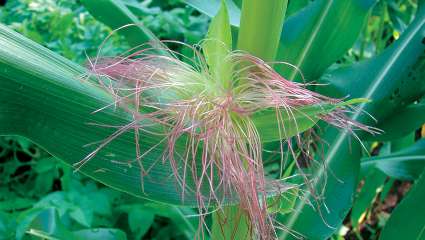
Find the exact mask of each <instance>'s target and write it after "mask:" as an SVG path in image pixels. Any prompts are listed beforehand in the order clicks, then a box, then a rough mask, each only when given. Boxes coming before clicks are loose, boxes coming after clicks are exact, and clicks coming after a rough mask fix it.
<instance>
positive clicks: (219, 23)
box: [202, 1, 232, 89]
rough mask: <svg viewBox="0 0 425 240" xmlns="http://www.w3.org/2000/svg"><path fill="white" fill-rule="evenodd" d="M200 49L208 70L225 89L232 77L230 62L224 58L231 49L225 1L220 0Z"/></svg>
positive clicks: (230, 34) (230, 35)
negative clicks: (220, 3) (218, 8)
mask: <svg viewBox="0 0 425 240" xmlns="http://www.w3.org/2000/svg"><path fill="white" fill-rule="evenodd" d="M202 49H203V50H204V55H205V58H206V61H207V63H208V67H209V70H210V72H212V73H213V76H214V78H215V80H216V81H218V82H220V83H221V86H223V87H224V88H225V89H227V87H228V86H230V84H231V77H232V64H231V63H230V61H228V60H227V58H226V57H227V56H228V54H229V52H230V51H231V50H232V33H231V29H230V24H229V14H228V11H227V6H226V3H225V1H222V5H221V7H220V10H219V11H218V13H217V15H216V16H215V17H214V18H213V19H212V20H211V23H210V26H209V29H208V34H207V39H206V40H205V42H204V44H203V46H202ZM226 60H227V61H226Z"/></svg>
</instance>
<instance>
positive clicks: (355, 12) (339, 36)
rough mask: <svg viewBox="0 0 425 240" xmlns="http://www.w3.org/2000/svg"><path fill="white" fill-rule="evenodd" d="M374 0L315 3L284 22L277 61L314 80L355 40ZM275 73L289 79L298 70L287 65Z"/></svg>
mask: <svg viewBox="0 0 425 240" xmlns="http://www.w3.org/2000/svg"><path fill="white" fill-rule="evenodd" d="M375 3H376V0H345V1H328V0H318V1H314V2H313V3H311V4H309V5H308V6H307V7H305V8H303V9H302V10H301V11H299V12H297V13H296V14H294V15H292V16H291V17H289V18H288V19H286V20H285V24H284V25H283V31H282V37H281V40H280V46H279V52H278V56H277V60H278V61H282V62H287V63H290V64H292V65H294V66H296V67H297V68H298V69H300V70H301V72H302V73H303V75H304V76H305V78H306V80H307V81H312V80H315V79H317V78H318V77H319V76H320V75H321V74H322V73H323V71H324V70H325V69H327V68H328V67H329V66H330V65H331V64H333V63H334V62H335V61H336V60H338V59H339V58H340V57H342V56H343V54H344V53H345V52H347V50H348V49H349V48H350V47H352V45H353V44H354V42H355V41H356V40H357V37H358V35H359V34H360V31H361V29H362V28H363V26H364V23H365V22H366V20H367V18H368V15H369V12H370V10H371V8H372V7H373V5H374V4H375ZM278 70H279V71H280V72H281V73H282V75H283V76H284V77H286V78H287V79H289V80H293V79H296V77H297V74H298V71H297V70H296V69H295V68H293V67H289V66H286V65H280V66H278Z"/></svg>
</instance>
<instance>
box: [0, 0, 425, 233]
mask: <svg viewBox="0 0 425 240" xmlns="http://www.w3.org/2000/svg"><path fill="white" fill-rule="evenodd" d="M185 2H187V4H189V5H190V6H193V7H195V8H197V9H198V10H199V11H200V12H203V13H206V14H207V15H209V16H211V17H212V20H211V23H210V26H209V29H208V33H207V34H206V36H205V38H204V40H202V41H201V42H199V43H197V44H195V45H193V44H189V43H184V42H177V41H174V40H172V39H168V40H159V39H158V38H157V37H156V36H155V35H154V34H153V33H152V32H151V31H149V29H147V28H146V27H145V26H143V25H142V24H140V23H139V22H138V18H137V17H136V16H135V15H134V11H132V10H131V8H130V5H128V4H126V3H124V2H121V1H119V0H101V1H91V0H84V1H82V4H83V5H84V6H85V7H86V8H87V9H88V10H89V11H90V12H91V14H92V15H93V16H94V17H96V18H97V19H98V20H99V21H102V22H104V23H105V24H106V25H109V26H110V27H111V28H112V29H114V31H113V32H112V33H111V35H110V36H109V37H111V36H113V35H115V34H119V35H122V36H124V37H125V39H126V40H127V42H128V45H129V46H130V48H129V49H128V50H125V51H124V52H122V53H121V54H120V55H117V56H106V55H104V54H103V52H102V50H103V46H104V44H105V42H107V41H108V39H109V37H108V38H106V39H105V42H104V43H102V44H101V45H100V46H99V47H98V51H97V54H96V55H94V56H90V57H89V58H88V60H87V64H86V65H85V66H81V65H78V64H76V63H74V62H72V61H70V60H67V59H65V58H63V57H61V56H59V55H57V54H55V53H53V52H51V51H50V50H48V49H46V48H44V47H42V46H40V45H39V44H37V43H35V42H33V41H31V40H29V39H27V38H25V37H23V36H22V35H20V34H18V33H16V32H13V31H12V30H10V29H8V28H7V27H6V26H4V25H0V53H1V54H0V78H1V79H0V80H1V81H0V101H1V104H0V134H2V135H20V136H24V137H26V138H28V139H30V140H31V141H33V142H35V143H36V144H39V145H40V146H42V147H43V148H44V149H46V150H47V151H48V152H49V153H50V154H52V155H53V156H55V157H57V158H59V159H61V160H63V161H64V162H66V163H67V164H69V165H71V166H73V168H74V169H75V171H78V172H81V173H83V174H86V175H88V176H90V177H91V178H93V179H95V180H97V181H100V182H102V183H104V184H105V185H107V186H110V187H112V188H114V189H117V190H120V191H123V192H126V193H128V194H131V195H133V196H136V197H139V198H144V199H148V200H152V201H156V202H162V203H165V204H169V205H170V206H173V207H176V206H178V207H193V208H196V209H197V214H196V217H197V218H198V219H199V221H198V225H197V226H195V227H196V228H197V229H196V234H195V238H200V239H205V238H211V239H293V238H294V239H303V238H305V239H326V238H329V237H330V236H331V235H332V234H333V233H334V232H335V231H336V230H337V229H338V228H339V227H340V226H341V224H342V221H343V220H344V218H345V217H346V215H347V214H348V212H349V211H350V209H351V207H352V206H353V197H354V194H355V190H356V186H357V184H358V178H359V176H364V175H365V173H367V174H371V171H372V173H373V174H372V175H370V176H372V177H376V176H379V175H377V174H381V175H382V176H381V178H383V177H386V176H387V175H388V176H391V177H395V178H407V179H410V180H415V179H418V180H417V183H416V184H415V186H414V189H413V190H412V192H411V194H410V195H409V198H407V199H406V200H405V201H404V202H403V204H402V205H401V206H400V207H399V208H397V210H396V211H395V213H394V216H393V217H392V218H391V219H390V220H389V222H388V226H387V227H386V228H385V229H384V231H383V234H382V238H383V239H391V238H396V239H397V236H411V237H412V239H413V238H418V239H419V238H420V236H422V237H423V226H424V223H425V219H424V218H423V216H425V214H420V213H410V211H412V208H413V207H412V206H418V203H419V202H420V201H421V200H424V196H423V193H424V191H423V187H424V186H425V184H424V177H423V176H422V177H421V178H419V176H420V175H421V174H422V169H423V166H424V165H423V159H424V158H423V146H422V145H423V141H418V142H417V143H414V145H413V146H411V145H412V144H413V143H410V144H409V145H408V146H409V147H408V148H404V150H400V151H399V152H397V151H393V152H392V153H391V154H388V155H387V156H378V157H370V156H368V155H367V153H366V154H365V152H368V151H369V142H373V141H391V142H394V141H395V140H396V139H400V138H402V137H404V136H406V135H408V134H410V133H412V132H413V131H414V130H415V129H416V128H417V127H419V126H420V124H422V123H423V122H424V117H425V116H424V115H423V112H424V111H423V110H424V105H423V104H422V103H421V98H422V96H423V94H424V93H425V83H424V81H423V78H421V77H422V74H423V72H424V70H425V67H424V66H425V65H424V51H425V40H424V39H425V38H424V37H425V27H424V22H425V6H424V4H425V3H424V1H421V0H419V1H418V2H417V5H418V7H417V11H416V16H415V18H414V20H413V21H412V22H411V23H410V24H409V26H408V27H407V28H406V30H404V32H403V33H402V34H401V36H400V37H399V38H398V39H397V40H396V41H394V43H392V44H391V45H390V46H388V47H387V48H385V49H383V50H382V52H381V53H380V54H379V55H377V56H375V57H373V58H370V59H367V60H364V61H360V62H356V63H349V64H345V65H335V64H334V63H335V62H336V61H337V60H339V59H341V57H342V56H343V55H344V54H345V53H346V52H347V50H348V49H350V48H351V47H352V46H353V44H354V43H355V41H356V40H357V38H358V36H359V34H360V33H361V30H362V29H363V27H364V24H365V22H366V20H367V19H368V16H369V14H370V11H371V9H372V8H373V7H374V6H375V4H376V1H374V0H347V1H326V0H318V1H314V2H312V3H308V1H304V2H301V1H300V2H297V3H294V1H291V2H290V4H289V5H288V1H287V0H270V1H258V0H244V1H236V0H235V1H230V0H227V1H225V0H222V1H211V2H202V1H196V0H187V1H185ZM172 44H174V45H178V46H179V49H185V50H184V52H183V51H182V52H179V51H176V50H172V49H171V48H169V47H168V46H170V45H172ZM412 116H415V117H412ZM401 123H406V124H405V125H406V126H403V128H401V127H400V126H399V125H400V124H401ZM396 150H397V149H396ZM266 164H273V165H275V166H278V170H277V171H275V172H271V171H268V169H267V168H266V167H265V166H266ZM422 175H423V174H422ZM368 176H369V175H368ZM356 203H357V202H356ZM358 208H362V207H361V206H360V207H358V204H355V205H354V208H353V212H354V213H356V211H355V210H356V209H358ZM412 212H413V211H412ZM409 214H413V215H415V216H418V218H417V221H415V223H412V225H411V226H409V228H405V229H403V230H401V231H399V230H398V232H397V233H394V231H395V230H394V229H395V228H394V225H397V223H398V222H400V221H402V219H404V218H405V217H406V216H409ZM353 216H356V215H355V214H353V215H352V217H353ZM400 219H401V220H400ZM355 220H356V221H357V219H355ZM400 234H401V235H400ZM421 234H422V235H421Z"/></svg>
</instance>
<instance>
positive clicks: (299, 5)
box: [286, 0, 310, 17]
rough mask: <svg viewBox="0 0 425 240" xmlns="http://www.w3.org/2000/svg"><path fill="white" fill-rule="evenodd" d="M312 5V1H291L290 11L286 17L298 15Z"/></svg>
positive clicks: (289, 4) (288, 10)
mask: <svg viewBox="0 0 425 240" xmlns="http://www.w3.org/2000/svg"><path fill="white" fill-rule="evenodd" d="M309 3H310V0H298V1H289V3H288V9H287V11H286V17H290V16H292V15H293V14H295V13H297V12H298V11H300V10H301V9H303V8H304V7H306V6H307V5H308V4H309Z"/></svg>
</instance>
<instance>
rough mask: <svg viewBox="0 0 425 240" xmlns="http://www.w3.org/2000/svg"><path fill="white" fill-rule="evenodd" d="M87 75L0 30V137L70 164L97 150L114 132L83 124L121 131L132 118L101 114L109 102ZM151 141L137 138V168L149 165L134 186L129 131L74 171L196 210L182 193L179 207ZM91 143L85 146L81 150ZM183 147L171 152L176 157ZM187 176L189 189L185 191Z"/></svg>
mask: <svg viewBox="0 0 425 240" xmlns="http://www.w3.org/2000/svg"><path fill="white" fill-rule="evenodd" d="M84 74H86V70H85V69H83V68H82V67H80V66H79V65H77V64H75V63H72V62H70V61H68V60H66V59H64V58H62V57H60V56H58V55H57V54H54V53H52V52H51V51H49V50H47V49H45V48H43V47H41V46H40V45H38V44H36V43H34V42H32V41H30V40H28V39H26V38H25V37H23V36H21V35H19V34H17V33H15V32H13V31H11V30H9V29H8V28H7V27H5V26H3V25H0V103H1V104H0V134H1V135H21V136H24V137H27V138H29V139H30V140H32V141H33V142H35V143H37V144H38V145H40V146H41V147H43V148H44V149H46V150H47V151H48V152H49V153H51V154H52V155H53V156H55V157H57V158H59V159H61V160H63V161H65V162H66V163H67V164H69V165H73V164H75V163H77V162H79V161H80V160H82V159H84V158H85V157H86V156H87V155H88V154H90V153H91V152H92V151H94V150H95V149H96V146H97V145H98V143H99V141H101V140H104V139H105V138H108V137H109V136H110V135H111V134H113V133H114V132H115V131H116V129H114V128H105V127H99V126H93V125H90V123H96V124H106V125H114V126H124V125H126V124H129V122H130V121H131V116H130V114H129V113H127V112H125V111H123V110H121V109H120V108H117V109H114V108H113V107H112V108H106V109H105V110H104V111H101V112H99V113H96V114H93V112H94V111H96V110H98V109H100V108H102V107H105V106H107V105H110V104H111V103H112V102H113V99H112V97H111V96H110V95H109V94H107V93H106V91H104V90H103V89H101V88H100V87H97V86H96V85H93V84H90V81H91V80H90V79H87V78H84V77H82V76H84ZM159 142H161V138H158V137H154V136H152V135H149V136H148V135H146V136H143V137H142V138H141V139H140V150H141V152H145V153H146V155H145V156H144V158H143V165H144V166H145V167H146V168H149V167H152V169H151V170H150V171H149V175H148V176H146V177H145V178H144V179H143V182H144V184H143V187H144V189H142V184H141V170H140V168H139V166H138V164H137V162H131V160H134V159H135V142H134V133H131V131H129V132H126V133H123V134H122V135H121V136H119V137H117V138H116V139H115V140H113V141H112V142H111V143H110V144H108V145H106V146H105V147H104V148H103V149H102V150H101V151H100V152H98V154H96V155H95V157H94V158H93V159H91V160H90V161H88V162H87V163H86V164H85V165H84V166H83V167H81V169H80V171H81V172H82V173H84V174H86V175H88V176H90V177H92V178H94V179H96V180H98V181H100V182H102V183H104V184H105V185H108V186H110V187H112V188H115V189H118V190H121V191H124V192H127V193H130V194H132V195H135V196H139V197H144V198H148V199H151V200H156V201H161V202H165V203H174V204H186V205H195V203H196V199H195V197H194V196H191V195H190V193H188V196H186V197H185V202H182V196H181V189H179V188H178V187H177V186H176V184H175V182H174V177H173V176H172V172H171V168H170V166H169V164H168V162H167V161H165V163H164V164H163V163H162V161H161V159H162V153H161V152H163V149H164V147H165V146H164V145H163V144H162V145H161V144H159V146H158V147H157V148H153V149H151V148H152V147H153V146H155V145H158V143H159ZM91 143H97V144H94V145H89V146H85V145H87V144H91ZM181 147H182V146H180V148H179V146H176V151H179V149H181ZM190 181H191V179H190V177H189V179H188V184H189V185H190Z"/></svg>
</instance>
